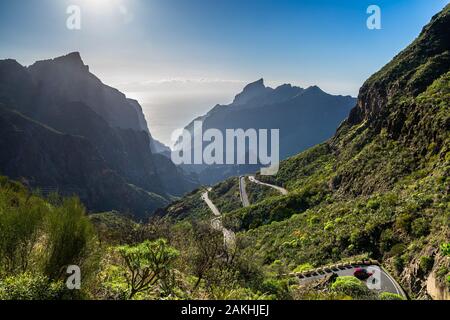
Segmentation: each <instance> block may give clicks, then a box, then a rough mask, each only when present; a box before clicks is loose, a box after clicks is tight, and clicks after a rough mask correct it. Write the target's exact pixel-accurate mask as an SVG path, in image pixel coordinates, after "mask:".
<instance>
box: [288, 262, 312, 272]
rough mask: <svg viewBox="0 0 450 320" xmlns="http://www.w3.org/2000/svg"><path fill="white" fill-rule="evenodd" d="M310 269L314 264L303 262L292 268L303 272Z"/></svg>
mask: <svg viewBox="0 0 450 320" xmlns="http://www.w3.org/2000/svg"><path fill="white" fill-rule="evenodd" d="M311 269H314V266H313V265H312V264H310V263H304V264H301V265H299V266H297V267H296V268H295V269H294V270H293V272H304V271H308V270H311Z"/></svg>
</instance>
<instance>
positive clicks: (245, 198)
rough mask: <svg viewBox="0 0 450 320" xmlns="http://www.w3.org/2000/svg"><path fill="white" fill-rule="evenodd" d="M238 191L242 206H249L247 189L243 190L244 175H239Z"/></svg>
mask: <svg viewBox="0 0 450 320" xmlns="http://www.w3.org/2000/svg"><path fill="white" fill-rule="evenodd" d="M239 193H240V194H241V201H242V205H243V206H244V207H248V206H250V201H248V195H247V191H246V190H245V176H242V177H239Z"/></svg>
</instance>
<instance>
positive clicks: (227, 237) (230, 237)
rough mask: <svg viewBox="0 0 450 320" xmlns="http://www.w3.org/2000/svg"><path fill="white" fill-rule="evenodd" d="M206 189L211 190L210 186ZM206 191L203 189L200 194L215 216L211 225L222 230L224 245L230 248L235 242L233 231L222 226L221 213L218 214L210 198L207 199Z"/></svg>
mask: <svg viewBox="0 0 450 320" xmlns="http://www.w3.org/2000/svg"><path fill="white" fill-rule="evenodd" d="M208 191H211V188H209V189H208ZM208 191H205V192H204V193H203V194H202V200H203V201H205V202H206V204H207V205H208V207H209V209H210V210H211V211H212V213H213V214H214V216H215V218H213V219H212V220H211V225H212V227H213V228H214V229H216V230H218V231H222V233H223V239H224V241H225V244H226V246H227V247H228V248H230V249H231V248H234V246H235V244H236V235H235V234H234V232H233V231H231V230H228V229H226V228H224V226H223V224H222V215H221V214H220V211H219V209H217V207H216V206H215V205H214V203H213V202H212V201H211V199H209V196H208Z"/></svg>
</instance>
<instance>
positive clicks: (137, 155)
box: [0, 53, 196, 215]
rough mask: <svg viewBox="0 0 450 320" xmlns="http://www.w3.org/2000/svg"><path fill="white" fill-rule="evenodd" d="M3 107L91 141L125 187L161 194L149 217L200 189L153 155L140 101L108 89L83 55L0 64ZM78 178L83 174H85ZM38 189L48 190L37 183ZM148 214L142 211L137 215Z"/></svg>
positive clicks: (149, 210) (172, 166)
mask: <svg viewBox="0 0 450 320" xmlns="http://www.w3.org/2000/svg"><path fill="white" fill-rule="evenodd" d="M0 103H2V104H3V106H4V107H5V108H9V109H10V110H17V111H19V112H20V113H22V114H23V115H25V116H27V117H29V118H30V119H33V120H35V121H37V122H39V123H41V124H43V125H45V126H47V127H50V128H52V129H55V130H56V131H58V132H62V133H65V134H68V135H73V136H81V137H84V138H86V139H87V140H88V141H89V143H90V145H91V146H92V147H93V149H95V151H96V152H97V153H98V156H99V157H101V158H102V159H103V160H104V162H105V166H106V167H107V168H108V169H109V170H112V171H114V172H115V173H116V174H117V175H118V176H120V177H121V178H122V179H123V180H124V182H125V183H127V184H131V185H134V186H135V187H136V188H140V189H143V190H145V191H146V192H147V193H148V192H149V193H153V194H157V195H159V196H158V197H156V198H155V199H156V202H155V204H154V205H150V206H149V207H148V208H147V209H146V210H145V212H147V213H148V212H151V211H152V209H154V208H155V207H158V206H159V205H160V204H161V203H163V204H164V203H165V202H166V201H168V200H167V199H170V198H171V196H172V195H176V196H179V195H182V194H184V193H185V192H187V191H189V190H192V189H193V188H194V187H195V186H196V182H195V180H193V179H191V178H190V177H188V176H187V175H186V174H185V173H184V172H182V171H181V170H180V169H179V168H177V167H175V165H174V164H173V163H172V162H171V161H170V159H168V158H167V157H162V156H160V155H159V154H153V152H152V147H153V146H154V145H155V144H157V142H155V141H153V139H152V137H151V135H150V133H149V130H148V128H147V123H146V121H145V118H144V115H143V113H142V110H141V107H140V106H139V104H138V103H137V101H134V100H130V99H127V98H126V97H125V95H124V94H122V93H120V92H119V91H118V90H116V89H113V88H110V87H108V86H106V85H104V84H103V83H102V82H101V81H100V80H99V79H98V78H97V77H95V76H94V75H93V74H91V73H90V72H89V68H88V66H86V65H84V63H83V61H82V60H81V57H80V55H79V53H71V54H69V55H66V56H63V57H60V58H56V59H53V60H45V61H39V62H36V63H35V64H33V65H32V66H30V67H28V68H26V67H23V66H21V65H20V64H18V63H17V62H16V61H14V60H3V61H0ZM13 147H14V148H16V149H17V150H16V153H17V154H19V153H21V152H23V150H21V149H22V148H23V147H24V146H23V145H20V144H15V145H11V146H9V148H10V150H12V148H13ZM56 151H57V150H56ZM56 155H57V153H54V156H56ZM44 169H45V167H44ZM0 172H2V174H5V175H8V176H10V177H12V176H19V177H24V178H30V177H32V176H33V175H34V174H35V173H33V172H26V173H25V172H24V173H22V175H21V173H20V172H14V175H12V173H11V172H9V171H8V170H7V168H3V167H0ZM60 173H62V172H60ZM73 174H74V175H75V176H76V175H80V176H81V175H83V172H73ZM30 175H31V176H30ZM102 183H105V182H102ZM33 186H34V187H47V185H41V184H39V183H37V182H36V183H35V184H34V185H33ZM119 198H120V197H119ZM160 198H164V199H165V200H164V201H161V199H160ZM117 201H118V200H117ZM144 202H145V203H147V204H148V201H144ZM97 204H98V203H97ZM97 207H98V205H95V206H94V207H92V208H91V207H90V206H88V208H89V209H93V208H97ZM119 207H120V208H124V207H123V206H121V205H120V206H118V207H110V209H116V210H119ZM135 207H141V205H140V204H136V205H132V206H131V207H130V208H129V210H131V211H133V208H135ZM142 213H143V211H142V210H140V211H139V212H138V213H137V214H139V215H142Z"/></svg>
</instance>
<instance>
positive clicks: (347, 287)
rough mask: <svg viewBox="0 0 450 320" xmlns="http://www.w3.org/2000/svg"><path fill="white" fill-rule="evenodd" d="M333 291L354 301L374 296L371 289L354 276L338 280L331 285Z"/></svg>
mask: <svg viewBox="0 0 450 320" xmlns="http://www.w3.org/2000/svg"><path fill="white" fill-rule="evenodd" d="M331 289H332V290H333V291H335V292H336V293H341V294H344V295H347V296H350V297H352V298H354V299H365V298H369V297H370V296H371V295H372V293H371V292H370V290H369V288H367V287H366V285H365V284H364V283H363V282H362V281H360V280H358V279H357V278H355V277H353V276H342V277H338V278H336V281H335V282H334V283H333V284H332V285H331Z"/></svg>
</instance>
